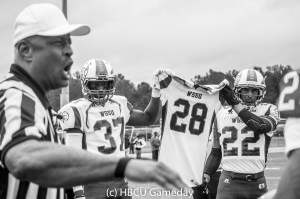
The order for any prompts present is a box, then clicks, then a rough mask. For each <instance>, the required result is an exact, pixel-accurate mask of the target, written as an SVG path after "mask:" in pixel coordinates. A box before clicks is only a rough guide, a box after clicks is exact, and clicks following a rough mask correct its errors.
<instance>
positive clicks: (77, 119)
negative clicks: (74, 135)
mask: <svg viewBox="0 0 300 199" xmlns="http://www.w3.org/2000/svg"><path fill="white" fill-rule="evenodd" d="M90 105H91V102H90V101H89V100H87V99H85V98H81V99H79V100H76V101H73V102H71V103H69V104H67V105H65V106H64V107H62V108H61V110H60V111H59V114H60V115H62V116H63V119H62V121H61V123H60V125H61V127H62V129H63V130H67V129H73V128H75V129H80V130H81V132H83V133H82V138H83V139H82V147H83V149H86V150H87V151H89V152H94V153H99V154H102V155H106V156H107V155H108V156H115V157H124V155H125V151H124V148H125V143H124V135H125V134H124V133H125V124H126V123H127V121H128V120H129V116H130V111H131V109H132V107H131V104H129V103H128V102H127V99H126V98H125V97H121V96H116V95H114V96H113V98H112V100H109V101H107V102H106V103H105V105H104V106H99V105H98V106H91V107H89V106H90ZM87 110H88V111H87ZM70 132H71V131H70ZM71 145H72V143H71ZM73 145H74V144H73Z"/></svg>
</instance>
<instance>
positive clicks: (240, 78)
mask: <svg viewBox="0 0 300 199" xmlns="http://www.w3.org/2000/svg"><path fill="white" fill-rule="evenodd" d="M250 87H251V88H257V89H258V90H259V94H258V95H257V100H256V101H255V102H254V106H256V105H257V104H258V103H259V102H261V101H262V99H263V98H264V96H265V93H266V84H265V78H264V77H263V76H262V74H261V73H260V72H258V71H256V70H254V69H245V70H242V71H241V72H239V73H238V74H237V76H236V78H235V81H234V88H233V90H234V92H235V94H236V95H237V96H238V97H239V98H240V99H242V94H241V90H242V89H243V88H250Z"/></svg>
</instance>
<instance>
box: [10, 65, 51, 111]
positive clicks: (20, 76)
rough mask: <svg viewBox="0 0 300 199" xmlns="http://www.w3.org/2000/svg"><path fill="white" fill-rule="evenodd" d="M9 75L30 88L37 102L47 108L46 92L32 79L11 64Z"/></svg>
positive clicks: (19, 67) (18, 67) (17, 66)
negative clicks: (37, 99)
mask: <svg viewBox="0 0 300 199" xmlns="http://www.w3.org/2000/svg"><path fill="white" fill-rule="evenodd" d="M9 72H10V73H12V74H14V75H15V76H16V77H17V78H18V79H20V80H21V81H22V82H23V83H24V84H25V85H27V86H28V87H30V88H31V89H32V90H33V92H34V93H35V94H36V96H37V97H38V98H39V100H40V101H41V102H42V104H43V106H44V107H45V108H47V109H48V108H49V107H50V105H49V102H48V99H47V97H46V92H45V91H44V90H43V89H42V88H41V87H40V86H39V85H38V84H37V83H36V81H34V79H33V78H32V77H31V76H30V75H29V74H28V73H27V72H26V71H25V70H24V69H23V68H22V67H21V66H19V65H17V64H12V65H11V67H10V71H9Z"/></svg>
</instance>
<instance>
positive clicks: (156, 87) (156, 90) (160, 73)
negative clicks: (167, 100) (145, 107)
mask: <svg viewBox="0 0 300 199" xmlns="http://www.w3.org/2000/svg"><path fill="white" fill-rule="evenodd" d="M168 75H171V76H175V75H176V74H175V73H174V72H173V71H172V70H170V69H165V68H159V69H157V70H155V71H154V72H153V87H152V97H160V84H159V81H160V80H163V79H164V78H165V77H167V76H168ZM164 76H165V77H164Z"/></svg>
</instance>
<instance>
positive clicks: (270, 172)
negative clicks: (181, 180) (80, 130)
mask: <svg viewBox="0 0 300 199" xmlns="http://www.w3.org/2000/svg"><path fill="white" fill-rule="evenodd" d="M270 147H271V148H270V153H269V154H268V162H267V167H266V169H265V176H266V179H267V184H268V189H269V190H272V189H275V188H276V187H277V186H278V182H279V180H280V176H281V174H282V172H283V170H284V168H285V166H286V164H287V160H286V158H285V156H284V152H283V151H282V147H284V139H283V138H282V137H279V138H278V137H274V138H273V139H272V142H271V145H270ZM272 149H273V150H272ZM276 149H280V150H276ZM277 151H280V152H277ZM147 152H148V149H147ZM143 156H144V157H145V158H149V157H150V156H149V154H146V153H145V154H143ZM129 187H130V189H131V190H132V191H133V192H134V194H133V199H140V198H142V199H183V198H185V199H186V198H189V197H188V196H186V197H184V196H182V197H181V196H169V195H168V194H169V193H166V192H163V191H162V190H161V189H160V188H159V187H158V186H157V185H156V184H139V183H134V182H129ZM159 194H160V195H159Z"/></svg>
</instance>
